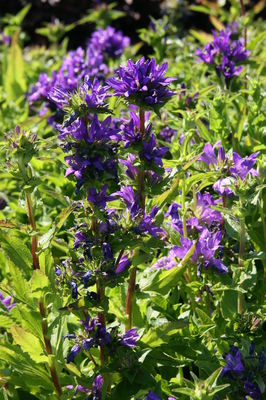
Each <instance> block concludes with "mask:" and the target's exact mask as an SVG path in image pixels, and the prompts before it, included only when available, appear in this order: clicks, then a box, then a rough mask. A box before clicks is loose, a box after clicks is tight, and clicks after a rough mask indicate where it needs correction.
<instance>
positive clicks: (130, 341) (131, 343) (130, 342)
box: [119, 328, 139, 348]
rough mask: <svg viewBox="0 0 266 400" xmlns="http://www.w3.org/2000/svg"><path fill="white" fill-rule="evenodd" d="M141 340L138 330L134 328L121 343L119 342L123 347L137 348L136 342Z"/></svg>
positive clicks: (123, 337) (124, 336) (125, 335)
mask: <svg viewBox="0 0 266 400" xmlns="http://www.w3.org/2000/svg"><path fill="white" fill-rule="evenodd" d="M138 339H139V335H138V334H137V329H136V328H132V329H129V330H128V331H127V332H126V333H125V334H124V335H123V336H122V339H121V341H120V342H119V343H120V344H121V345H122V346H126V347H131V348H133V347H136V346H137V344H136V341H137V340H138Z"/></svg>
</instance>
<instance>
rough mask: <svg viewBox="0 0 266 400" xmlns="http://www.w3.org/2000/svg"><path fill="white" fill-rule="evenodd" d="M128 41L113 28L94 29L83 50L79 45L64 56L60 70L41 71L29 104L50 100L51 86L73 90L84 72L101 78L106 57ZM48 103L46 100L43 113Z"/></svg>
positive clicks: (127, 43) (114, 54)
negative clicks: (49, 72)
mask: <svg viewBox="0 0 266 400" xmlns="http://www.w3.org/2000/svg"><path fill="white" fill-rule="evenodd" d="M129 44H130V40H129V38H128V37H125V36H123V34H122V33H121V32H120V31H115V29H114V28H112V27H107V28H106V30H103V29H99V30H97V31H95V32H94V33H93V34H92V37H91V39H90V40H89V41H88V43H87V49H86V51H84V50H83V49H82V48H81V47H78V48H77V49H76V50H75V51H70V52H69V53H68V54H67V56H66V57H65V58H64V59H63V63H62V65H61V67H60V68H59V71H58V72H56V71H53V73H52V76H51V77H49V76H48V75H47V74H46V73H42V74H40V76H39V80H38V82H37V83H36V84H35V85H32V86H31V87H30V93H29V103H30V105H32V104H33V103H35V102H36V101H38V100H49V93H50V92H51V90H52V89H54V88H58V87H59V88H60V89H62V90H63V91H69V92H73V91H74V90H76V89H77V88H78V86H79V84H80V83H81V80H82V78H84V77H85V75H88V76H89V77H90V78H93V77H97V78H98V79H100V80H102V79H103V78H104V76H105V75H106V74H107V73H108V72H109V68H108V66H107V63H106V62H107V59H108V58H116V57H118V56H120V55H121V54H122V53H123V51H124V49H125V47H127V46H128V45H129ZM48 105H49V103H46V105H45V107H44V109H43V112H45V111H46V109H47V107H48Z"/></svg>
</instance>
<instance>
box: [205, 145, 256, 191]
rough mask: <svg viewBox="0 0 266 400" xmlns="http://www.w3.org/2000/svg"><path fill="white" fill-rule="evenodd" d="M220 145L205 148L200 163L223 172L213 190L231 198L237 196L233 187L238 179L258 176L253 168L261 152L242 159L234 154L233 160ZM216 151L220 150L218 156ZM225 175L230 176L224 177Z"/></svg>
mask: <svg viewBox="0 0 266 400" xmlns="http://www.w3.org/2000/svg"><path fill="white" fill-rule="evenodd" d="M220 143H221V142H220V141H219V142H217V143H216V144H215V145H214V146H212V145H211V144H210V143H207V144H206V145H205V146H204V149H203V152H202V154H201V156H200V157H199V158H198V161H202V162H204V163H205V164H207V165H208V166H209V168H212V169H222V170H223V171H222V173H223V177H222V178H221V179H219V180H218V181H217V182H216V183H215V184H214V185H213V188H214V190H215V191H216V192H217V193H219V194H220V195H221V196H223V195H224V196H227V197H231V196H234V194H235V193H234V190H233V187H234V183H235V182H236V179H237V178H240V179H241V180H244V179H246V177H247V176H248V175H249V174H250V175H252V176H258V172H257V171H256V170H255V169H254V168H253V166H254V165H255V164H256V161H257V156H258V155H259V153H260V152H256V153H253V154H251V155H250V156H248V157H244V158H242V157H241V156H240V155H239V154H238V153H235V152H233V159H230V158H229V157H228V156H227V155H226V154H225V150H224V148H223V146H221V145H220ZM215 149H218V154H217V155H216V153H215ZM225 171H226V174H225ZM225 175H228V176H226V177H224V176H225Z"/></svg>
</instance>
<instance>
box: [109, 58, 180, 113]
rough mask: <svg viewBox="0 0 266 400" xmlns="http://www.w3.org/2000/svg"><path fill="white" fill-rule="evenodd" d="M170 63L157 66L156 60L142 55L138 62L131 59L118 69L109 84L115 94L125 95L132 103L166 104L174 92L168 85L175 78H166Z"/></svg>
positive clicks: (144, 105)
mask: <svg viewBox="0 0 266 400" xmlns="http://www.w3.org/2000/svg"><path fill="white" fill-rule="evenodd" d="M167 67H168V64H167V63H163V64H162V65H161V66H156V63H155V60H154V59H153V58H152V59H151V60H145V58H144V57H142V58H141V59H140V60H138V61H137V62H136V63H133V61H131V60H129V61H128V64H127V66H126V67H125V66H121V67H120V68H118V70H117V71H116V75H117V77H116V78H109V79H108V80H107V83H108V85H109V86H110V87H111V88H112V89H113V90H114V94H115V96H123V97H125V98H126V99H127V100H129V101H130V102H131V103H134V104H137V105H139V106H141V107H147V106H148V107H154V106H160V105H162V104H164V103H165V102H166V101H167V100H168V99H169V98H170V97H171V96H173V95H174V92H172V91H171V90H169V89H168V88H167V86H168V85H169V84H170V83H171V82H173V81H174V80H175V78H166V77H165V73H166V71H167Z"/></svg>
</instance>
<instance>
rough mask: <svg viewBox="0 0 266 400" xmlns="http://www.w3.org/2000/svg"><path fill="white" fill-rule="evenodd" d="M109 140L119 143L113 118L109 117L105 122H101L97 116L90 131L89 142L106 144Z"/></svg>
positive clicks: (94, 117)
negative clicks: (113, 125)
mask: <svg viewBox="0 0 266 400" xmlns="http://www.w3.org/2000/svg"><path fill="white" fill-rule="evenodd" d="M108 140H115V141H119V140H120V136H119V135H118V129H114V128H113V127H112V118H111V117H110V116H109V117H107V118H105V120H104V121H101V122H100V121H99V120H98V117H97V115H96V114H95V115H94V116H93V118H92V122H91V125H90V128H89V131H88V137H87V142H88V143H93V142H98V143H100V142H106V141H108Z"/></svg>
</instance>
